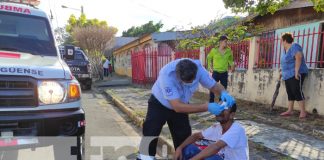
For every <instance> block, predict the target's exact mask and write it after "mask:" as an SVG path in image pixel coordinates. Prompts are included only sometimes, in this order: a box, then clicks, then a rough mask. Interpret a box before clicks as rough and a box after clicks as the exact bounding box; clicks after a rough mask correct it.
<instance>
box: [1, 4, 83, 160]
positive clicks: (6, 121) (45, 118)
mask: <svg viewBox="0 0 324 160" xmlns="http://www.w3.org/2000/svg"><path fill="white" fill-rule="evenodd" d="M16 1H18V2H20V3H17V2H12V1H11V2H8V1H7V2H3V1H0V133H1V137H0V149H1V148H7V147H19V146H25V145H27V146H29V145H33V144H38V143H40V142H39V137H42V136H68V137H71V136H75V137H76V142H77V144H76V145H75V146H77V147H76V148H74V150H76V153H74V154H76V155H77V156H76V157H77V159H83V158H84V132H85V113H84V111H83V109H82V106H81V90H80V85H79V83H78V81H77V80H76V79H75V78H74V77H73V76H72V74H71V71H70V69H69V67H68V66H67V65H66V63H65V62H64V61H63V60H61V58H60V55H59V52H58V49H57V47H56V44H55V40H54V37H53V32H52V28H51V26H50V22H49V19H48V16H47V15H46V13H45V12H44V11H42V10H40V9H38V8H37V7H35V6H33V5H31V4H22V3H21V2H22V1H23V0H16ZM24 1H26V2H27V3H29V2H31V1H33V0H24ZM36 2H38V1H36Z"/></svg>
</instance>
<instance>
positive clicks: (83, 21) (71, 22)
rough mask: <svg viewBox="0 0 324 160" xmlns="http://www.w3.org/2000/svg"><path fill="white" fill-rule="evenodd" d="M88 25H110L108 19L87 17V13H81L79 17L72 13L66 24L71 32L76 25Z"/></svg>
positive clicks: (67, 29)
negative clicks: (101, 19)
mask: <svg viewBox="0 0 324 160" xmlns="http://www.w3.org/2000/svg"><path fill="white" fill-rule="evenodd" d="M87 26H101V27H108V24H107V22H106V21H100V20H98V19H96V18H95V19H87V17H86V15H85V14H81V16H80V17H79V18H76V17H75V15H73V14H72V15H71V16H70V18H69V19H68V24H67V25H66V31H67V32H68V33H69V34H71V33H72V32H73V29H74V28H76V27H87Z"/></svg>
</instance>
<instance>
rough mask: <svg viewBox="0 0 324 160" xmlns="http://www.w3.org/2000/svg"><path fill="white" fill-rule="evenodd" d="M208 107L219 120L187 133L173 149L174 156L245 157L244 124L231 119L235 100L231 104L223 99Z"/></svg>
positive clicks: (218, 159) (223, 159)
mask: <svg viewBox="0 0 324 160" xmlns="http://www.w3.org/2000/svg"><path fill="white" fill-rule="evenodd" d="M209 105H214V106H218V107H213V108H218V109H217V110H216V109H215V110H214V111H211V113H213V114H214V115H215V116H216V120H217V121H218V122H219V123H215V124H214V125H212V126H211V127H209V128H208V129H206V130H204V131H202V132H198V133H195V134H193V135H191V136H190V137H188V138H187V139H186V140H185V141H184V142H183V143H182V144H181V145H180V146H179V147H178V148H177V149H176V152H175V154H174V160H183V159H184V160H188V159H190V160H196V159H197V160H198V159H205V160H248V159H249V147H248V139H247V136H246V134H245V130H244V128H243V127H242V126H241V125H240V124H239V123H238V122H235V121H234V116H235V112H236V108H237V107H236V104H234V105H233V106H231V107H228V106H226V103H223V104H222V105H219V104H217V103H210V104H209Z"/></svg>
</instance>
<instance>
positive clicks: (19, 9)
mask: <svg viewBox="0 0 324 160" xmlns="http://www.w3.org/2000/svg"><path fill="white" fill-rule="evenodd" d="M0 11H3V12H11V13H17V14H23V15H33V16H38V17H44V18H48V16H47V15H46V13H45V12H44V11H42V10H41V9H38V8H36V7H33V6H30V5H27V4H19V3H9V2H1V1H0Z"/></svg>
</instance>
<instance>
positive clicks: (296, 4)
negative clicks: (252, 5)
mask: <svg viewBox="0 0 324 160" xmlns="http://www.w3.org/2000/svg"><path fill="white" fill-rule="evenodd" d="M313 6H314V4H313V3H312V2H310V1H308V0H293V1H292V2H291V3H290V4H288V5H287V6H285V7H282V8H280V9H278V11H284V10H289V9H296V8H306V7H313ZM259 16H261V15H260V14H257V13H253V14H251V15H248V16H247V17H245V18H244V19H242V21H250V20H253V19H254V18H257V17H259Z"/></svg>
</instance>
